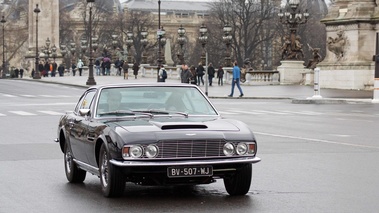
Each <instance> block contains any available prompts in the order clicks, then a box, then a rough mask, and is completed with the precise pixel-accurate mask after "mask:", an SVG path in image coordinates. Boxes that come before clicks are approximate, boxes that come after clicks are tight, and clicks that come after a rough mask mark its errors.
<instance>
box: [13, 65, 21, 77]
mask: <svg viewBox="0 0 379 213" xmlns="http://www.w3.org/2000/svg"><path fill="white" fill-rule="evenodd" d="M19 72H20V70H19V69H18V68H17V67H16V69H14V77H15V78H18V74H19Z"/></svg>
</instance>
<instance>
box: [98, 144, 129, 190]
mask: <svg viewBox="0 0 379 213" xmlns="http://www.w3.org/2000/svg"><path fill="white" fill-rule="evenodd" d="M100 182H101V189H102V191H103V194H104V196H105V197H119V196H121V195H122V194H123V192H124V188H125V179H124V176H123V174H122V173H121V172H120V171H119V169H118V168H117V167H116V166H114V165H112V164H111V163H110V162H109V153H108V151H107V149H106V148H105V145H104V144H103V145H101V148H100Z"/></svg>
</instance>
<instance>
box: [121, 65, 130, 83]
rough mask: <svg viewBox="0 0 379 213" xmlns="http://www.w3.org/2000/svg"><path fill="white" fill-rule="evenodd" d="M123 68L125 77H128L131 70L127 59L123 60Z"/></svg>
mask: <svg viewBox="0 0 379 213" xmlns="http://www.w3.org/2000/svg"><path fill="white" fill-rule="evenodd" d="M122 69H123V70H124V79H128V72H129V64H128V62H126V61H124V62H123V64H122Z"/></svg>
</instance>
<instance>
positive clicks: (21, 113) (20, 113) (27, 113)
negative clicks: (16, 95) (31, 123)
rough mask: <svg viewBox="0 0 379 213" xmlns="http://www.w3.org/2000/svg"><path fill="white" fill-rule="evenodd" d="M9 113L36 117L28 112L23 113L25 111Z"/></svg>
mask: <svg viewBox="0 0 379 213" xmlns="http://www.w3.org/2000/svg"><path fill="white" fill-rule="evenodd" d="M9 112H10V113H13V114H17V115H36V114H33V113H30V112H25V111H9Z"/></svg>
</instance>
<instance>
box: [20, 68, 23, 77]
mask: <svg viewBox="0 0 379 213" xmlns="http://www.w3.org/2000/svg"><path fill="white" fill-rule="evenodd" d="M22 76H24V69H22V68H20V78H22Z"/></svg>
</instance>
